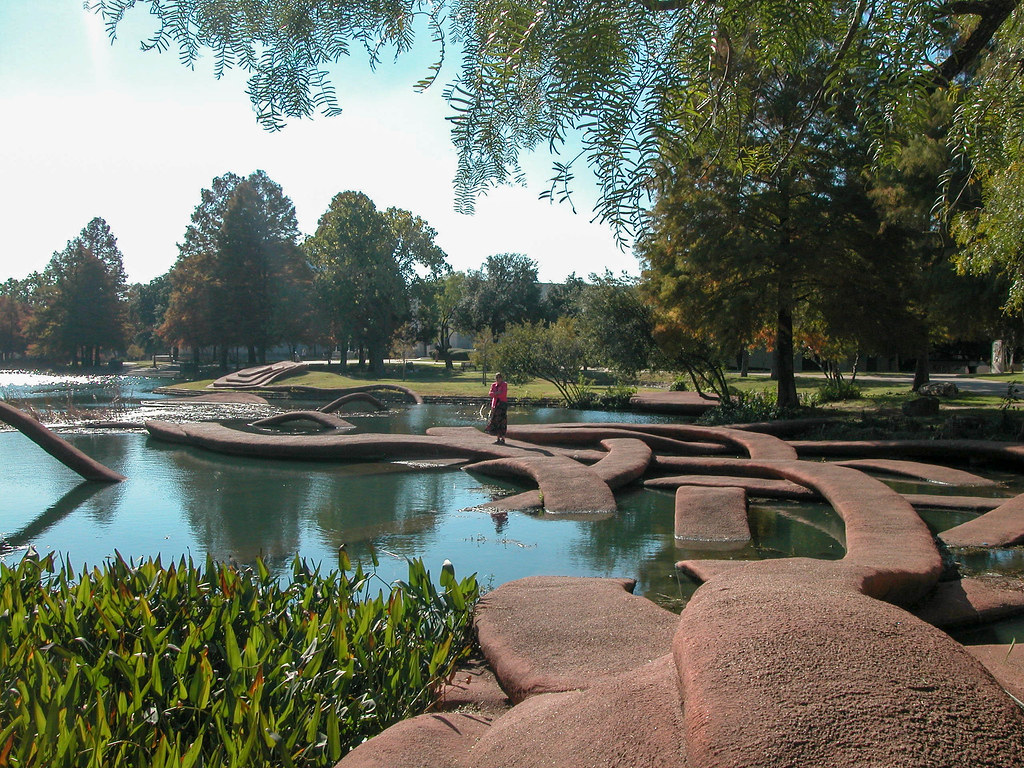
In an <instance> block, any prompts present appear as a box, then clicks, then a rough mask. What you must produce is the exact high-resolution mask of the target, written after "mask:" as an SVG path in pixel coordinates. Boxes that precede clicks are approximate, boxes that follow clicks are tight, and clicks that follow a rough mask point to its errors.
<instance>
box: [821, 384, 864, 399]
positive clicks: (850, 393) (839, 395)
mask: <svg viewBox="0 0 1024 768" xmlns="http://www.w3.org/2000/svg"><path fill="white" fill-rule="evenodd" d="M860 395H861V393H860V387H858V386H857V385H856V384H852V383H850V382H848V381H829V382H826V383H825V384H822V385H821V386H820V387H818V402H819V403H837V402H841V401H843V400H858V399H860Z"/></svg>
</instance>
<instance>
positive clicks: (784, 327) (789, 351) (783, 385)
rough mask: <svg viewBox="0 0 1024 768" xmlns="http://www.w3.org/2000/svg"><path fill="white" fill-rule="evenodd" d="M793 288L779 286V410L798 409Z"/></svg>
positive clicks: (776, 358) (776, 327)
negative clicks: (791, 296) (791, 295)
mask: <svg viewBox="0 0 1024 768" xmlns="http://www.w3.org/2000/svg"><path fill="white" fill-rule="evenodd" d="M791 292H792V288H791V287H790V286H789V285H788V284H787V285H780V286H779V308H778V314H777V316H776V325H775V370H776V371H777V372H778V398H777V402H778V407H779V409H780V410H781V409H785V408H796V407H797V406H798V405H800V400H799V398H798V397H797V394H796V371H795V368H794V365H793V309H792V306H791V302H790V301H789V294H790V293H791Z"/></svg>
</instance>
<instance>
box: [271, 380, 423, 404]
mask: <svg viewBox="0 0 1024 768" xmlns="http://www.w3.org/2000/svg"><path fill="white" fill-rule="evenodd" d="M263 389H268V390H270V391H272V392H275V391H280V392H291V393H293V394H310V395H318V396H323V395H330V396H334V397H344V396H345V395H351V394H359V393H363V392H397V393H399V394H401V395H405V396H406V397H407V398H408V399H409V402H411V403H414V404H416V405H422V403H423V398H422V397H421V396H420V395H419V394H417V393H416V392H414V391H413V390H411V389H409V388H408V387H403V386H401V385H400V384H367V385H366V386H362V387H341V388H338V389H324V388H323V387H307V386H302V385H298V384H293V385H290V386H287V385H284V384H282V385H273V386H268V387H263Z"/></svg>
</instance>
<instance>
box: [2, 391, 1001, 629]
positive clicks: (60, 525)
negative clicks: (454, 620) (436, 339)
mask: <svg viewBox="0 0 1024 768" xmlns="http://www.w3.org/2000/svg"><path fill="white" fill-rule="evenodd" d="M104 378H105V379H107V381H105V382H95V381H94V382H92V383H89V382H78V385H79V386H81V387H83V388H84V389H85V390H86V391H87V392H88V394H87V395H85V398H87V399H89V401H90V402H95V403H96V404H102V403H104V402H107V403H109V402H110V401H111V399H114V400H115V402H117V404H118V407H119V408H122V410H121V411H119V413H118V415H117V416H116V418H117V419H118V420H119V421H124V422H130V423H140V424H141V421H142V420H144V419H145V418H170V419H172V420H187V419H190V418H196V415H197V413H198V412H197V411H196V410H195V408H196V407H195V406H175V405H168V404H163V405H161V404H160V398H159V396H157V395H152V394H151V390H152V389H153V388H154V387H155V386H159V385H160V384H161V383H164V382H161V381H158V380H157V381H154V380H147V379H144V378H143V379H136V378H133V377H104ZM4 381H5V379H4V377H3V375H2V373H0V391H2V392H4V393H5V394H6V393H8V392H9V391H10V387H12V386H13V385H11V384H9V383H8V384H7V385H5V383H4ZM19 386H21V387H23V388H24V391H25V392H27V395H21V394H19V395H18V397H26V396H27V397H36V398H37V399H42V396H41V395H38V394H36V393H35V390H34V389H33V384H32V383H31V381H25V382H23V383H22V384H20V385H19ZM37 386H38V387H39V388H43V387H48V388H51V391H52V390H54V389H55V390H57V391H60V392H62V393H64V394H63V395H62V396H63V397H65V398H66V397H67V394H66V392H67V387H69V386H70V385H69V383H68V382H55V381H46V382H43V383H39V384H38V385H37ZM62 387H63V388H62ZM126 391H131V392H132V394H131V396H125V395H124V394H123V393H124V392H126ZM111 392H114V394H113V395H111V394H110V393H111ZM8 396H9V395H8ZM71 396H72V397H73V398H74V399H75V401H76V402H78V400H79V399H80V398H81V397H82V396H81V395H80V394H72V395H71ZM105 398H106V399H105ZM12 399H14V398H13V397H12ZM287 407H289V408H294V407H295V404H294V403H289V404H288V406H287ZM268 410H269V411H272V412H273V411H276V410H277V406H275V405H272V406H270V407H269V409H268V408H267V407H266V406H261V407H259V408H257V409H255V410H254V411H253V412H252V413H251V414H240V413H239V412H238V411H237V410H231V409H228V410H227V411H225V412H224V413H220V414H216V413H215V414H213V416H214V417H217V416H219V417H220V418H224V419H232V420H234V419H238V418H243V417H244V418H248V417H249V416H252V417H256V416H258V415H265V413H266V411H268ZM203 413H204V414H205V415H204V416H203V417H204V418H205V417H209V416H210V414H209V413H208V412H206V411H204V412H203ZM344 416H345V418H347V419H349V420H350V421H352V422H353V423H356V424H357V425H358V426H359V428H360V429H361V430H364V431H375V432H409V433H423V432H424V431H425V430H426V429H427V428H428V427H431V426H437V425H478V426H479V425H480V419H479V410H478V408H477V407H471V406H442V405H421V406H412V407H403V408H396V409H393V410H391V411H389V412H386V413H384V414H380V415H377V414H350V413H346V414H344ZM625 420H635V421H651V420H664V419H657V418H656V417H655V418H651V417H644V416H637V415H624V414H619V413H605V412H587V411H568V410H564V409H551V408H547V409H513V410H512V411H510V422H511V423H516V422H520V423H524V422H555V421H625ZM61 432H62V434H63V435H64V436H65V437H67V439H68V440H69V441H71V442H72V443H73V444H74V445H76V446H77V447H79V448H81V449H82V450H83V451H85V452H86V453H87V454H89V455H90V456H92V457H94V458H96V459H97V460H99V461H101V462H103V463H104V464H106V465H107V466H108V467H111V468H112V469H114V470H116V471H118V472H120V473H121V474H123V475H125V476H126V477H127V478H128V479H127V480H126V481H125V482H123V483H119V484H116V485H105V484H100V483H83V482H81V481H80V479H79V478H78V476H77V475H75V474H74V473H73V472H71V471H70V470H68V469H66V468H65V467H64V466H63V465H61V464H59V463H58V462H56V461H55V460H54V459H52V458H51V457H50V456H48V455H47V454H45V453H44V452H43V451H42V450H40V449H39V448H38V447H37V446H36V445H35V444H34V443H32V442H31V441H29V440H28V439H27V438H26V437H24V436H23V435H21V434H20V433H18V432H14V431H10V430H7V431H2V432H0V459H2V461H3V469H2V470H0V488H2V494H0V496H2V502H0V535H3V537H4V538H5V539H6V542H7V544H8V545H13V546H14V547H15V549H14V550H13V551H10V552H9V553H8V554H7V555H5V557H6V558H7V559H9V560H10V559H12V558H18V557H21V553H22V552H23V551H24V549H25V547H27V546H28V545H32V546H34V547H35V548H36V550H37V551H38V552H40V553H46V552H49V551H56V552H59V553H61V554H62V555H64V556H67V557H68V558H70V560H71V561H72V563H73V564H75V565H76V567H80V566H82V565H84V564H90V565H91V564H95V563H100V562H102V561H103V560H104V559H105V558H108V557H110V556H111V555H112V554H113V553H114V551H115V550H117V551H119V552H120V553H121V554H122V555H123V556H124V557H126V558H135V559H140V558H144V557H155V556H158V555H159V556H160V557H161V558H162V559H163V560H164V562H165V563H166V562H168V561H170V560H176V559H178V558H180V557H181V556H183V555H184V556H191V557H192V558H194V559H197V560H199V559H203V558H205V557H206V555H207V554H210V555H212V556H213V557H214V558H217V559H233V560H235V561H237V562H239V563H251V562H253V561H254V560H255V559H256V558H257V557H262V558H263V559H264V560H265V561H266V562H267V563H268V564H269V565H270V567H272V568H273V569H275V570H277V571H278V572H279V573H285V572H286V571H287V569H288V564H289V562H290V561H291V559H292V558H293V557H295V556H296V555H298V556H300V557H304V558H306V559H307V560H310V561H313V562H319V563H322V564H323V566H324V567H325V568H331V567H333V566H334V565H335V563H336V552H337V548H338V547H339V546H340V545H341V544H346V545H348V551H349V552H350V554H351V555H352V556H353V557H355V558H359V559H360V560H362V561H363V562H364V564H365V565H369V557H370V551H371V548H372V549H373V550H375V551H376V552H377V553H378V556H379V558H380V561H381V562H380V567H379V568H378V573H379V574H380V575H381V576H382V578H384V579H385V580H386V581H390V580H392V579H395V578H400V577H404V576H405V574H406V569H405V564H404V560H403V558H406V557H421V558H423V559H424V561H425V563H426V564H427V566H428V568H430V570H431V571H432V572H433V573H435V574H436V573H437V572H438V571H439V569H440V565H441V563H442V562H443V561H444V560H445V559H446V558H447V559H450V560H451V561H452V562H453V563H454V564H455V568H456V573H461V574H463V575H465V574H468V573H472V572H476V573H477V574H478V577H479V579H480V580H481V583H482V584H484V586H486V587H493V586H497V585H499V584H501V583H504V582H506V581H509V580H512V579H516V578H520V577H523V576H529V575H536V574H550V575H586V576H626V577H632V578H635V579H637V580H638V582H639V584H638V589H637V592H638V593H641V594H645V595H647V596H648V597H651V598H652V599H654V600H656V601H657V602H659V603H661V604H663V605H665V606H666V607H671V608H675V609H679V608H681V607H682V605H684V604H685V601H686V600H687V599H688V597H689V595H690V594H691V593H692V591H693V590H694V589H695V588H696V585H695V584H693V583H691V582H689V581H688V580H687V579H685V578H684V577H680V576H679V575H678V574H677V573H676V570H675V568H674V564H675V562H676V561H677V560H680V559H683V558H692V557H715V558H721V557H731V558H739V559H756V558H767V557H790V556H794V555H800V556H808V557H816V558H839V557H842V555H843V527H842V523H841V521H840V520H839V518H838V516H837V515H836V514H835V513H834V512H833V511H832V510H831V508H829V507H828V506H826V505H821V504H785V503H773V504H771V505H752V508H751V528H752V533H753V535H754V542H753V544H751V545H749V546H747V547H744V548H743V549H741V550H738V551H731V552H721V551H694V550H684V549H680V548H678V547H677V546H676V543H675V538H674V497H673V494H672V493H670V492H666V491H655V490H644V489H642V488H638V489H634V490H629V491H626V492H622V493H619V494H617V498H618V500H619V512H618V513H617V514H616V515H614V516H613V517H611V518H609V519H605V520H589V519H585V520H572V519H552V518H549V517H545V516H543V515H539V516H538V515H530V514H526V513H518V512H512V513H509V514H508V515H507V516H504V517H492V516H491V515H490V514H488V513H487V512H484V511H481V510H480V509H479V508H478V507H479V506H480V505H481V504H483V503H485V502H486V501H488V500H489V499H491V498H493V497H494V496H495V495H498V494H506V493H515V492H519V491H521V490H524V489H525V486H520V485H516V484H514V483H511V482H508V483H505V482H500V481H495V480H493V479H491V478H483V477H480V476H473V475H471V474H469V473H467V472H464V471H462V470H460V469H458V468H451V467H431V466H429V465H424V464H422V463H415V462H410V463H330V462H295V461H254V460H250V459H240V458H236V457H231V456H222V455H219V454H216V453H211V452H207V451H202V450H200V449H195V448H189V447H184V446H177V445H171V444H167V443H162V442H158V441H156V440H152V439H150V438H149V437H148V435H147V434H146V433H144V432H143V431H141V430H133V429H131V428H121V429H117V430H102V431H97V430H91V429H77V428H74V427H71V428H62V429H61ZM951 492H955V489H953V490H952V491H951ZM1004 492H1006V491H1005V490H1004ZM968 517H969V516H965V515H956V514H953V515H950V514H931V515H929V518H928V522H929V524H930V525H932V526H933V527H935V528H936V529H941V528H945V527H949V526H950V525H955V524H957V523H959V522H962V521H963V520H965V519H968Z"/></svg>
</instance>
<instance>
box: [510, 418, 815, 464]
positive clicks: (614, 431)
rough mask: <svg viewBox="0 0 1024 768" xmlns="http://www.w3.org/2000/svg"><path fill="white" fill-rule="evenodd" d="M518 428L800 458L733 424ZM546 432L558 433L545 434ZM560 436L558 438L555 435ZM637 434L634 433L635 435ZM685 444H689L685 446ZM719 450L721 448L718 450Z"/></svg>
mask: <svg viewBox="0 0 1024 768" xmlns="http://www.w3.org/2000/svg"><path fill="white" fill-rule="evenodd" d="M513 429H515V430H516V436H517V437H519V436H522V438H523V439H526V440H531V439H532V440H535V441H536V442H545V443H546V442H561V441H563V440H566V441H572V442H573V443H585V442H588V440H587V437H588V435H585V434H576V435H573V434H571V433H572V432H577V433H587V432H589V433H595V432H596V433H605V434H603V435H600V436H598V435H591V436H590V440H591V441H592V440H594V439H599V437H620V436H623V435H621V434H620V430H625V431H626V432H636V433H639V434H640V435H645V436H646V437H645V438H643V439H644V440H645V442H647V443H648V445H650V446H651V447H652V448H655V449H658V448H661V447H664V448H666V449H668V450H672V449H673V447H674V448H677V449H680V450H679V455H684V456H685V455H691V456H692V455H703V453H704V452H706V447H705V446H706V445H708V444H711V445H720V446H725V447H726V448H729V449H732V450H735V451H737V452H741V453H746V454H747V455H748V456H750V458H752V459H795V458H797V452H796V449H794V448H793V447H792V446H791V445H790V444H789V443H787V442H786V441H785V440H781V439H779V438H778V437H775V436H773V435H768V434H765V433H762V432H749V431H746V430H742V429H731V428H729V427H700V426H695V425H692V424H630V423H625V422H623V423H616V422H609V423H607V424H588V423H582V424H581V423H573V422H565V423H561V424H531V425H517V426H516V427H514V428H513V427H510V428H509V433H510V434H511V432H512V430H513ZM545 432H550V433H555V434H547V435H546V434H544V433H545ZM555 435H557V438H556V437H555ZM635 436H636V435H634V437H635ZM655 437H661V438H664V439H666V440H670V441H672V442H669V443H660V442H658V441H657V440H655V439H653V438H655ZM682 446H688V447H687V448H685V449H683V448H682ZM716 453H717V451H716Z"/></svg>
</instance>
